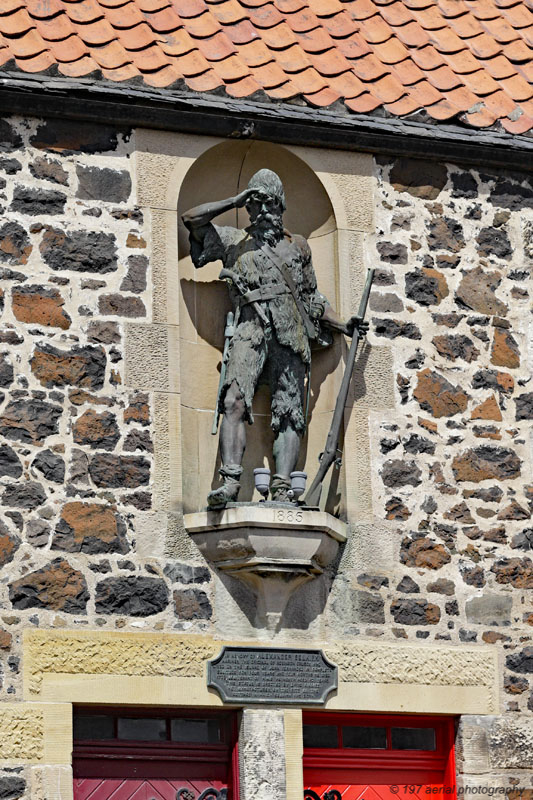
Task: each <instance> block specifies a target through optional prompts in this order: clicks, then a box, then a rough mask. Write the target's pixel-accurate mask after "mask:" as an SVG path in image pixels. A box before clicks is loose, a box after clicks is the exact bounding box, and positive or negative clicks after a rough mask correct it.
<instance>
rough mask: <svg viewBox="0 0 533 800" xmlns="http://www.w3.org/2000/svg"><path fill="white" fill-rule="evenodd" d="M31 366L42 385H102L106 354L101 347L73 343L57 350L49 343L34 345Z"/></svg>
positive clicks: (92, 386)
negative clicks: (66, 347)
mask: <svg viewBox="0 0 533 800" xmlns="http://www.w3.org/2000/svg"><path fill="white" fill-rule="evenodd" d="M30 364H31V370H32V372H33V374H34V375H35V377H36V378H37V379H38V380H39V381H40V382H41V384H42V385H43V386H47V387H48V388H49V389H51V388H53V387H60V386H68V385H70V386H80V387H82V388H84V389H101V388H102V386H103V385H104V379H105V368H106V354H105V350H104V349H103V347H91V346H87V347H73V348H72V350H58V349H57V348H55V347H52V346H51V345H48V344H43V345H40V346H37V347H36V348H35V351H34V354H33V357H32V359H31V361H30Z"/></svg>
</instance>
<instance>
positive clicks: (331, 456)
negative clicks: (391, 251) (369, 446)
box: [304, 269, 374, 507]
mask: <svg viewBox="0 0 533 800" xmlns="http://www.w3.org/2000/svg"><path fill="white" fill-rule="evenodd" d="M373 280H374V270H373V269H369V270H368V272H367V276H366V283H365V288H364V289H363V296H362V297H361V302H360V304H359V311H358V312H357V316H358V317H359V319H360V320H361V321H362V320H364V318H365V314H366V307H367V305H368V297H369V295H370V290H371V288H372V281H373ZM360 339H361V334H360V333H359V330H358V329H355V330H354V332H353V336H352V342H351V344H350V349H349V351H348V358H347V359H346V368H345V370H344V375H343V378H342V383H341V388H340V391H339V394H338V396H337V402H336V403H335V411H334V412H333V420H332V422H331V427H330V429H329V433H328V438H327V439H326V446H325V448H324V452H323V453H322V454H321V455H320V466H319V468H318V472H317V473H316V475H315V477H314V480H313V483H312V484H311V486H310V487H309V489H308V491H307V494H306V495H305V498H304V504H305V505H306V506H310V507H312V506H318V504H319V502H320V494H321V492H322V483H323V481H324V478H325V477H326V475H327V473H328V470H329V468H330V467H331V465H332V464H333V462H334V461H335V462H337V463H340V459H339V458H338V457H337V452H338V446H339V436H340V432H341V426H342V422H343V419H344V408H345V406H346V400H347V398H348V390H349V388H350V381H351V378H352V372H353V368H354V364H355V357H356V355H357V347H358V345H359V341H360Z"/></svg>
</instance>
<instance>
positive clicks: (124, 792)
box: [73, 708, 238, 800]
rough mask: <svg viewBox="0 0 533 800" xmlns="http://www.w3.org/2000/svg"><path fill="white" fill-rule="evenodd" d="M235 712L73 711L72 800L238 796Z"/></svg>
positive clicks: (232, 798)
mask: <svg viewBox="0 0 533 800" xmlns="http://www.w3.org/2000/svg"><path fill="white" fill-rule="evenodd" d="M236 750H237V727H236V717H235V714H233V713H230V714H228V713H226V714H207V715H206V714H205V713H201V712H196V713H194V712H191V711H190V710H189V709H188V710H187V711H183V712H182V711H178V710H172V712H170V711H169V712H162V711H161V710H159V709H157V710H154V709H135V708H128V709H118V710H117V709H113V710H110V709H109V708H100V709H86V708H77V709H75V712H74V751H73V775H74V800H235V799H236V798H238V788H237V785H236V783H237V776H238V770H237V769H236V766H237V752H236Z"/></svg>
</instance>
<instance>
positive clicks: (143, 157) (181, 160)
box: [134, 128, 220, 211]
mask: <svg viewBox="0 0 533 800" xmlns="http://www.w3.org/2000/svg"><path fill="white" fill-rule="evenodd" d="M218 142H220V139H215V138H213V137H210V136H190V135H188V134H184V133H174V132H170V131H157V130H151V129H147V128H137V129H136V131H135V141H134V151H135V153H134V164H135V174H136V181H135V184H136V191H137V201H136V202H137V205H140V206H150V207H151V208H167V209H171V210H174V211H175V210H176V207H177V194H178V191H179V186H180V184H181V182H182V180H183V175H184V174H186V172H187V170H188V169H189V168H190V167H191V165H192V164H193V163H194V161H195V160H196V159H197V158H198V157H199V156H201V155H202V153H204V152H205V151H206V150H208V149H209V148H211V147H213V146H214V145H215V144H217V143H218Z"/></svg>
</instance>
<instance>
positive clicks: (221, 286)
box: [178, 141, 345, 513]
mask: <svg viewBox="0 0 533 800" xmlns="http://www.w3.org/2000/svg"><path fill="white" fill-rule="evenodd" d="M264 167H267V168H269V169H272V170H274V171H275V172H277V173H278V175H279V176H280V178H281V179H282V181H283V185H284V188H285V194H286V201H287V211H286V213H285V216H284V223H285V227H286V228H288V229H289V230H290V231H291V232H293V233H299V234H302V235H303V236H305V237H306V238H307V239H308V240H309V243H310V246H311V249H312V253H313V263H314V268H315V272H316V276H317V281H318V286H319V289H320V291H322V292H323V293H324V294H325V295H326V296H327V297H328V299H329V301H330V303H331V304H332V305H333V307H334V308H339V307H340V302H339V299H340V298H339V280H338V256H337V223H336V219H335V214H334V211H333V206H332V203H331V201H330V198H329V196H328V194H327V192H326V190H325V188H324V186H323V184H322V182H321V181H320V180H319V178H318V177H317V175H316V174H315V173H314V172H313V170H312V169H311V168H310V167H309V166H308V165H307V164H305V162H304V161H302V160H301V159H300V158H298V157H297V156H296V155H295V154H294V153H292V152H290V151H289V150H287V149H286V148H284V147H282V146H279V145H274V144H269V143H263V142H252V143H249V142H241V141H235V142H233V141H224V142H222V143H220V144H217V145H215V146H214V147H212V148H210V149H209V150H207V151H206V152H204V153H203V154H202V155H201V156H199V157H198V158H197V159H196V160H195V161H194V163H193V164H192V165H191V167H190V168H189V170H188V171H187V173H186V175H185V176H184V178H183V181H182V184H181V188H180V193H179V200H178V219H179V223H178V225H179V229H178V256H179V265H178V274H179V294H180V296H179V329H180V334H179V347H180V373H181V400H180V402H181V408H180V417H181V425H180V428H181V456H182V475H183V487H182V498H183V511H184V513H190V512H194V511H198V510H200V509H202V508H204V507H205V504H206V495H207V493H208V492H209V490H210V489H211V488H212V487H213V486H215V485H218V481H219V479H218V472H217V470H218V467H219V465H220V461H219V458H218V436H213V435H211V426H212V423H213V414H214V407H215V399H216V395H217V388H218V381H219V375H220V361H221V352H222V348H223V334H224V323H225V318H226V314H227V312H228V311H229V310H230V309H231V306H230V303H229V298H228V293H227V287H226V285H225V283H224V282H223V281H220V280H219V279H218V274H219V272H220V269H221V263H220V262H217V263H213V264H209V265H207V266H206V267H204V268H202V269H201V270H195V268H194V267H193V265H192V261H191V258H190V255H189V240H188V233H187V230H186V229H185V227H184V225H183V223H182V222H181V214H182V213H183V212H184V211H186V210H187V209H189V208H192V207H194V206H196V205H198V204H200V203H204V202H207V201H209V200H219V199H223V198H226V197H230V196H233V195H235V194H237V193H238V192H240V191H242V189H244V188H245V187H246V185H247V183H248V181H249V179H250V177H251V176H252V175H253V174H254V173H255V172H256V171H257V170H259V169H262V168H264ZM216 222H217V223H218V224H222V225H234V226H237V227H244V226H246V225H247V224H248V215H247V213H246V211H245V210H243V209H241V210H239V211H232V212H228V213H227V214H225V215H222V216H220V217H218V218H217V220H216ZM341 338H342V337H339V336H336V337H335V340H334V344H333V345H332V346H331V347H329V348H327V349H323V350H318V351H317V350H315V351H313V362H312V370H311V395H310V403H309V416H308V432H307V434H306V436H305V438H304V440H303V442H302V448H301V452H300V462H299V465H298V468H299V469H304V470H305V471H306V472H307V473H308V475H309V479H310V480H311V479H312V477H313V475H314V474H315V471H316V469H317V466H318V456H319V453H320V452H321V451H322V450H323V449H324V445H325V440H326V436H327V432H328V430H329V426H330V422H331V418H332V413H333V408H334V405H335V399H336V394H337V391H338V387H339V385H340V380H341V378H342V369H343V358H342V352H343V348H344V347H345V345H344V344H343V342H342V341H341ZM254 417H255V422H254V425H253V426H247V447H246V452H245V456H244V461H243V466H244V472H243V477H242V489H241V494H240V496H239V500H240V501H250V500H258V499H259V497H258V496H257V494H255V495H254V491H253V469H254V467H258V466H262V465H265V466H266V465H267V464H268V465H269V466H270V468H271V469H272V471H274V467H273V463H272V458H271V454H272V432H271V429H270V396H269V391H268V388H267V387H266V386H264V387H263V386H262V387H260V388H259V390H258V392H257V393H256V397H255V400H254ZM341 481H342V473H339V471H338V470H332V472H331V473H330V477H329V481H328V482H327V483H326V484H325V486H324V491H323V495H322V503H321V505H322V507H324V508H326V510H328V511H330V512H333V513H339V512H341V513H342V508H341V498H342V496H343V494H344V493H343V492H342V490H341Z"/></svg>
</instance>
